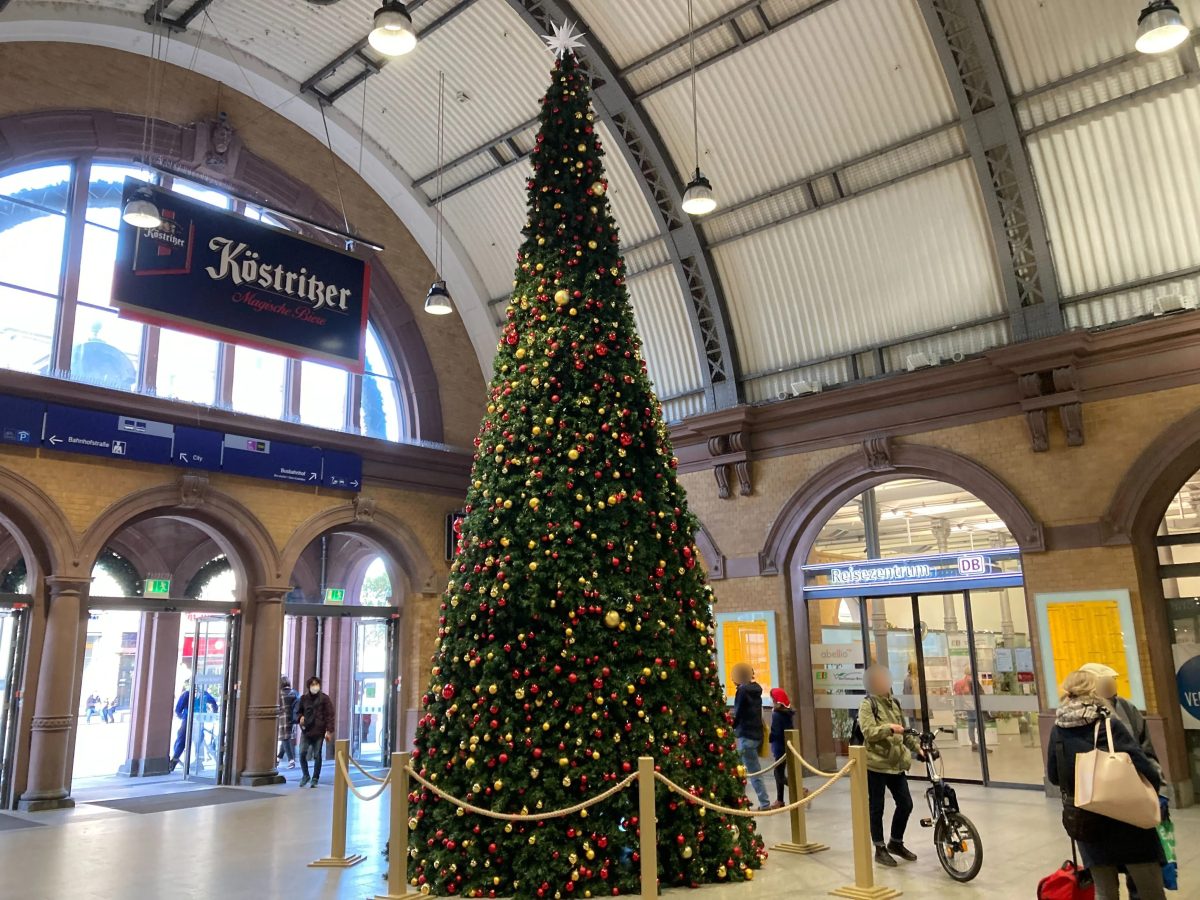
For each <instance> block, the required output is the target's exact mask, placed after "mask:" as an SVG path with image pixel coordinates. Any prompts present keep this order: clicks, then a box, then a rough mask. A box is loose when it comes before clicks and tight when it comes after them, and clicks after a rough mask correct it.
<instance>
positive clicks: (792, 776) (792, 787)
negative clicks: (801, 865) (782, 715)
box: [772, 728, 829, 853]
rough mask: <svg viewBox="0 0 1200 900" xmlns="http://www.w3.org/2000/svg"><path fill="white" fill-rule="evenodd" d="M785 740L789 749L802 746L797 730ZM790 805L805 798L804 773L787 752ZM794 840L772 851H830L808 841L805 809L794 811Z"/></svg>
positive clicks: (825, 847) (779, 845) (793, 755)
mask: <svg viewBox="0 0 1200 900" xmlns="http://www.w3.org/2000/svg"><path fill="white" fill-rule="evenodd" d="M784 739H785V740H786V741H787V743H788V746H789V747H799V746H800V732H799V731H798V730H796V729H794V728H793V729H791V730H790V731H785V732H784ZM786 765H787V780H788V803H795V802H796V801H797V800H799V799H800V798H801V797H803V796H804V773H803V772H802V771H801V769H800V763H798V762H797V761H796V757H795V754H793V753H792V752H791V750H790V749H789V750H788V752H787V764H786ZM791 816H792V839H791V840H790V841H785V842H784V843H782V844H776V845H775V846H774V847H773V848H772V849H774V850H780V851H782V852H784V853H820V852H821V851H822V850H828V849H829V845H827V844H818V843H815V842H811V841H809V839H808V825H807V824H806V823H805V821H804V807H803V806H797V807H796V808H795V809H793V810H792V813H791Z"/></svg>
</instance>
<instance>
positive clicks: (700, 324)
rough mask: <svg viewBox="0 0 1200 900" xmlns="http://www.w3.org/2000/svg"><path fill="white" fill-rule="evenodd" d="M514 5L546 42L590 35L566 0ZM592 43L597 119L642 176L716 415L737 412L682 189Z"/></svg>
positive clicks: (718, 310)
mask: <svg viewBox="0 0 1200 900" xmlns="http://www.w3.org/2000/svg"><path fill="white" fill-rule="evenodd" d="M508 4H509V6H511V7H512V8H513V9H514V10H515V11H516V12H517V14H518V15H520V17H521V19H522V20H523V21H524V22H525V23H526V24H527V25H528V26H529V27H530V28H532V29H533V30H534V32H535V33H537V34H539V35H543V34H550V33H551V25H552V24H559V23H561V22H563V21H564V20H570V21H572V22H576V23H578V24H579V25H580V26H581V27H582V28H585V29H586V23H584V22H583V20H582V19H581V18H580V16H579V14H578V13H576V12H575V10H574V9H573V8H572V7H571V4H570V3H569V2H565V0H508ZM588 44H589V51H588V52H587V53H585V54H584V56H583V58H582V59H581V60H580V62H581V68H583V69H584V70H585V71H586V72H587V74H588V75H589V77H590V78H591V80H592V94H593V101H594V105H595V108H596V113H597V114H598V115H599V117H600V118H601V120H603V121H604V122H605V123H606V124H607V125H608V126H609V128H610V129H611V130H612V132H613V134H614V135H615V136H616V138H617V143H618V144H619V148H618V149H619V150H620V151H621V154H622V155H623V156H624V158H625V161H626V162H627V163H628V164H629V166H630V168H631V169H633V172H634V175H636V176H637V178H638V181H639V183H640V184H641V187H642V191H643V193H644V194H645V196H646V199H647V200H648V201H649V202H650V208H651V210H652V211H653V213H654V216H655V219H656V221H657V222H658V226H659V230H660V232H661V234H662V237H663V241H664V243H665V244H666V247H667V251H668V253H669V254H670V256H671V266H672V268H673V269H674V270H675V274H676V276H677V277H678V278H679V282H680V284H681V285H682V287H683V292H684V297H685V299H686V300H687V311H688V318H689V319H690V321H691V327H692V334H693V336H694V338H695V341H696V346H697V347H698V348H699V351H700V354H701V359H700V362H701V374H702V376H703V378H704V395H705V405H706V406H707V408H708V409H709V410H717V409H722V408H724V407H729V406H735V405H737V404H738V403H739V402H740V400H741V389H740V384H739V380H738V367H737V356H736V345H735V344H734V339H733V332H732V330H731V329H730V327H729V324H728V317H727V315H726V309H725V299H724V296H723V295H722V293H721V289H720V286H719V285H718V282H717V277H716V273H715V271H714V268H713V265H712V262H711V260H710V259H709V256H708V249H707V247H706V246H705V243H704V239H703V238H702V236H701V234H700V231H699V229H698V228H697V227H696V225H695V223H694V222H693V221H692V220H691V218H690V217H689V216H688V215H687V214H686V213H684V212H683V210H682V208H681V205H680V204H681V202H682V197H683V191H682V187H681V185H680V184H679V183H678V182H677V181H676V180H675V178H674V177H673V176H672V174H671V173H672V168H671V163H670V160H669V157H668V155H667V152H666V149H665V147H664V146H663V143H662V139H661V138H660V137H659V135H658V131H657V130H656V129H655V128H654V126H653V125H652V124H651V123H650V121H649V119H648V118H647V117H646V116H645V115H644V114H643V113H642V111H641V110H640V109H639V108H638V106H637V104H636V103H635V101H634V99H633V95H632V94H631V93H630V91H629V89H628V87H627V86H626V85H625V83H624V82H623V81H622V80H621V78H620V76H619V75H618V70H617V67H616V65H615V64H614V63H613V61H612V58H611V57H610V56H609V55H608V53H607V52H606V51H605V49H604V47H603V46H602V45H601V44H600V41H599V40H597V39H596V37H595V35H591V36H590V39H589V41H588Z"/></svg>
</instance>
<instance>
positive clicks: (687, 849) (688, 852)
mask: <svg viewBox="0 0 1200 900" xmlns="http://www.w3.org/2000/svg"><path fill="white" fill-rule="evenodd" d="M682 853H683V858H684V859H691V858H692V848H691V847H684V848H683V851H682Z"/></svg>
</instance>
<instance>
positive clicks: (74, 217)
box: [54, 156, 92, 372]
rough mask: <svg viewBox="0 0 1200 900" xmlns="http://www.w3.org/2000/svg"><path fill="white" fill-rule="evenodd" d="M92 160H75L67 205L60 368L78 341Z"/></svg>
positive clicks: (57, 344)
mask: <svg viewBox="0 0 1200 900" xmlns="http://www.w3.org/2000/svg"><path fill="white" fill-rule="evenodd" d="M91 164H92V160H91V157H88V156H81V157H79V158H78V159H76V160H75V166H74V179H73V180H72V182H71V202H70V203H69V204H68V205H67V228H66V232H67V246H66V248H65V253H64V254H63V255H64V260H63V278H62V295H61V297H60V298H59V303H58V324H57V327H56V328H55V335H54V368H55V369H57V370H59V371H60V372H66V371H68V370H69V369H70V368H71V351H72V349H73V347H74V343H75V304H76V303H77V302H78V299H79V279H80V271H81V269H82V267H83V236H84V225H85V224H86V220H87V202H88V179H89V178H90V177H91V168H92V165H91Z"/></svg>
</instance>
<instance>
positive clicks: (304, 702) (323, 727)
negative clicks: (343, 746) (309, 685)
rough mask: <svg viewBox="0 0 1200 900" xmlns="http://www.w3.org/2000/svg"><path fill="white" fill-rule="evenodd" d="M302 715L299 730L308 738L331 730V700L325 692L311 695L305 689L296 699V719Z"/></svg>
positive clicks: (298, 719)
mask: <svg viewBox="0 0 1200 900" xmlns="http://www.w3.org/2000/svg"><path fill="white" fill-rule="evenodd" d="M301 716H303V717H304V723H303V724H302V725H300V732H301V733H302V734H304V735H305V736H307V737H310V738H318V737H321V736H323V735H325V734H326V733H331V732H332V731H333V701H332V700H330V699H329V695H328V694H326V693H325V692H323V691H322V692H321V693H320V694H317V695H315V696H314V695H313V694H310V693H309V692H308V691H305V692H304V693H303V694H301V695H300V699H299V700H297V701H296V721H297V722H299V721H300V717H301Z"/></svg>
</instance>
